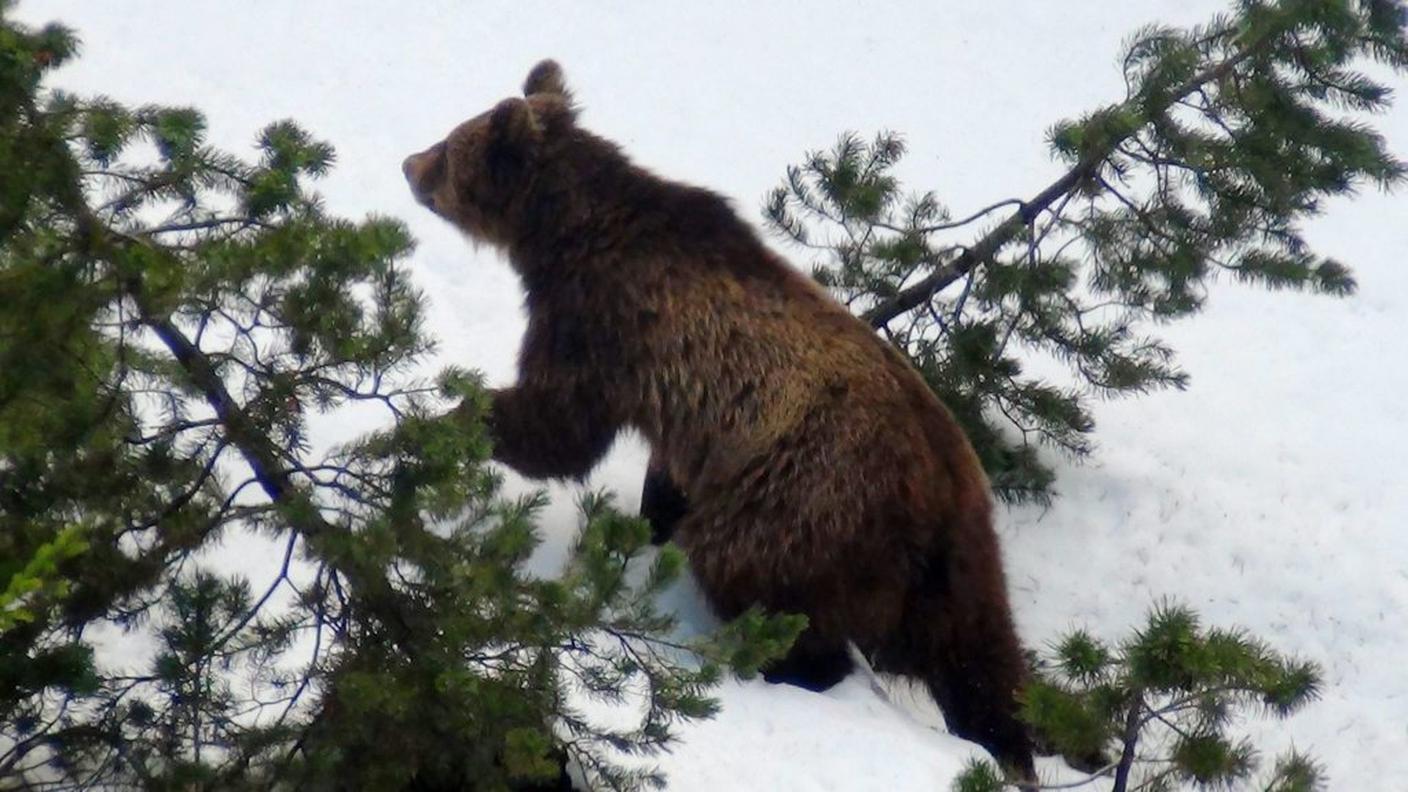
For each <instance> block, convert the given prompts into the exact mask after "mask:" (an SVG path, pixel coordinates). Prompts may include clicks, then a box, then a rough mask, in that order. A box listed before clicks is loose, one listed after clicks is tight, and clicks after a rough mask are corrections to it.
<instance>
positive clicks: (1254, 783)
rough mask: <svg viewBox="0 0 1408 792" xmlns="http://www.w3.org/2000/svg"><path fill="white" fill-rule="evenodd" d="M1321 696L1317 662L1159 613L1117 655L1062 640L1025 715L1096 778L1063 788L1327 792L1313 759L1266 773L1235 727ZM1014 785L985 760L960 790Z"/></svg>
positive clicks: (1104, 647)
mask: <svg viewBox="0 0 1408 792" xmlns="http://www.w3.org/2000/svg"><path fill="white" fill-rule="evenodd" d="M1319 692H1320V670H1319V668H1318V667H1317V666H1316V665H1315V664H1314V663H1310V662H1306V661H1302V660H1295V659H1292V658H1288V657H1285V656H1283V655H1281V654H1279V653H1277V652H1275V651H1274V650H1272V649H1271V648H1270V647H1269V646H1267V645H1266V644H1265V643H1263V642H1261V641H1259V640H1257V639H1255V638H1253V637H1251V636H1250V635H1248V634H1246V633H1245V632H1243V631H1240V630H1224V629H1218V628H1205V627H1203V626H1202V625H1201V623H1200V622H1199V619H1198V617H1197V615H1196V614H1195V613H1194V612H1193V611H1192V610H1191V609H1189V608H1187V607H1185V606H1182V605H1175V604H1163V605H1160V606H1158V607H1155V608H1154V609H1153V610H1152V611H1151V612H1150V614H1149V617H1148V620H1147V622H1146V623H1145V624H1144V626H1142V627H1141V628H1140V629H1138V630H1137V631H1135V633H1134V635H1132V636H1131V637H1129V638H1128V639H1127V640H1125V641H1123V642H1121V643H1120V644H1119V645H1118V646H1110V645H1108V644H1106V643H1105V642H1103V641H1101V640H1099V639H1097V638H1095V637H1093V636H1091V635H1090V634H1089V633H1086V632H1084V631H1079V630H1078V631H1075V632H1072V633H1070V634H1068V635H1066V636H1065V637H1064V638H1062V639H1061V640H1060V641H1059V642H1058V643H1057V644H1056V646H1055V647H1053V649H1052V651H1051V652H1050V653H1049V656H1046V657H1043V658H1041V659H1040V661H1039V662H1038V664H1037V670H1036V674H1035V679H1034V681H1033V682H1032V683H1031V684H1030V685H1029V687H1028V689H1027V690H1026V692H1025V698H1024V702H1023V707H1022V717H1023V719H1024V720H1026V721H1027V722H1028V723H1030V724H1032V726H1033V727H1034V728H1035V729H1036V732H1037V734H1038V735H1040V736H1041V737H1042V738H1043V742H1044V743H1045V746H1046V747H1047V749H1049V750H1050V751H1051V752H1052V753H1056V754H1059V755H1061V756H1063V757H1065V758H1066V759H1067V760H1068V761H1070V762H1071V763H1072V765H1073V766H1078V767H1081V768H1082V769H1084V770H1086V771H1087V772H1089V773H1090V777H1089V778H1088V779H1086V780H1085V781H1084V782H1080V783H1068V784H1065V785H1064V787H1063V788H1090V789H1109V790H1112V792H1134V790H1140V791H1141V792H1160V791H1162V790H1174V789H1185V788H1190V787H1191V788H1196V789H1248V790H1251V789H1256V790H1269V791H1274V792H1312V790H1320V789H1325V788H1326V787H1325V779H1324V774H1323V772H1322V771H1321V769H1320V767H1319V765H1318V764H1316V762H1315V761H1314V760H1313V759H1311V758H1310V757H1309V756H1307V755H1305V754H1302V753H1300V752H1297V751H1291V752H1289V753H1287V754H1285V755H1284V756H1281V757H1279V758H1277V760H1276V762H1275V763H1274V765H1273V766H1272V767H1271V768H1270V769H1269V770H1267V771H1265V772H1261V770H1262V768H1261V765H1262V762H1261V761H1260V757H1259V755H1258V752H1257V750H1256V748H1255V746H1253V745H1252V744H1251V742H1250V741H1248V740H1246V739H1241V740H1234V739H1233V738H1232V737H1231V736H1230V735H1229V734H1228V729H1229V727H1231V726H1233V725H1235V724H1237V723H1238V722H1239V721H1240V720H1241V719H1243V718H1244V717H1245V716H1247V715H1262V716H1264V717H1271V718H1278V719H1279V718H1286V717H1289V716H1291V715H1292V714H1294V713H1296V712H1298V711H1299V710H1300V709H1301V708H1302V707H1304V706H1305V705H1306V704H1308V703H1310V702H1311V701H1314V700H1315V698H1316V697H1317V696H1318V695H1319ZM1008 788H1010V787H1009V786H1008V785H1007V783H1006V782H1005V780H1004V779H1003V778H1002V777H1001V774H1000V773H998V772H997V770H996V768H995V767H994V766H993V765H991V764H990V763H987V762H981V761H979V762H973V763H970V765H969V767H968V768H967V770H966V771H965V772H964V773H963V774H962V776H960V778H959V779H958V780H957V781H956V782H955V784H954V789H955V790H964V792H985V791H991V792H996V790H1001V789H1008Z"/></svg>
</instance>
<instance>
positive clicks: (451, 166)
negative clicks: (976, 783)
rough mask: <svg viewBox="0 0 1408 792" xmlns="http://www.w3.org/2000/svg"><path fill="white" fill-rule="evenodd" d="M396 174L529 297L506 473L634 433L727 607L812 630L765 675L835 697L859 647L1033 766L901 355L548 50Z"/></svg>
mask: <svg viewBox="0 0 1408 792" xmlns="http://www.w3.org/2000/svg"><path fill="white" fill-rule="evenodd" d="M404 170H405V173H406V178H407V180H408V181H409V182H410V185H411V189H412V191H413V192H414V193H415V195H416V198H417V199H418V200H419V201H420V202H421V203H423V204H424V205H426V206H427V207H429V208H430V209H431V210H432V211H434V212H435V213H436V214H438V215H440V216H441V217H443V218H445V219H446V220H448V221H450V222H451V223H453V224H454V225H456V226H458V227H459V228H460V229H461V230H463V231H465V232H466V233H468V234H469V235H470V236H471V237H472V238H474V239H477V240H481V241H485V242H488V243H491V244H492V245H494V246H496V247H498V248H500V249H501V250H503V251H504V252H505V253H506V254H507V256H508V259H509V261H510V263H511V264H512V266H513V268H514V269H515V270H516V271H517V272H518V274H519V276H520V277H521V279H522V282H523V286H524V289H525V291H526V294H527V308H528V329H527V334H526V336H525V338H524V339H523V345H522V350H521V353H520V358H519V380H518V384H517V385H516V386H514V387H512V388H505V389H501V390H496V391H494V392H493V394H492V397H493V407H492V410H491V412H490V415H489V419H488V420H489V428H490V431H491V433H492V436H493V438H494V458H495V459H497V460H499V461H501V462H504V463H506V464H508V465H509V466H510V467H512V468H514V469H516V470H517V471H519V472H520V473H522V474H524V475H526V476H530V477H533V478H557V477H580V476H584V475H586V474H587V473H588V472H589V471H590V470H591V468H592V467H593V466H594V465H595V464H596V462H597V461H598V460H599V459H600V458H601V457H602V455H603V454H605V453H606V451H607V449H608V447H609V446H610V445H611V443H612V440H613V438H615V437H616V434H617V433H618V432H619V431H621V430H622V429H624V428H626V427H631V428H634V429H636V430H637V431H639V432H640V433H641V434H642V435H643V436H644V437H645V438H646V440H647V441H648V442H649V444H650V446H651V448H652V450H653V453H654V455H655V459H656V460H657V462H658V465H659V467H660V468H662V469H663V471H664V472H665V474H666V475H668V478H669V480H670V481H672V482H674V483H676V484H677V485H678V487H679V489H680V490H681V491H682V492H683V494H684V496H685V497H686V498H687V501H688V508H687V509H684V510H682V511H680V512H679V514H680V515H681V516H680V519H679V521H678V526H677V527H676V528H675V539H676V541H677V542H678V543H679V544H680V546H681V547H683V548H684V550H685V552H686V553H687V555H688V557H689V560H690V565H691V568H692V570H693V572H694V575H695V577H696V578H697V579H698V581H699V584H700V586H701V588H702V589H703V591H704V592H705V594H706V595H707V596H708V598H709V601H710V603H711V605H712V606H713V607H714V608H715V609H716V610H717V611H718V612H719V614H720V615H721V616H723V617H725V618H729V617H732V616H735V615H737V614H739V613H740V612H742V611H743V610H745V609H747V608H748V607H750V606H752V605H762V606H763V607H765V608H767V609H770V610H773V611H783V612H791V613H803V614H806V616H807V617H808V619H809V620H810V621H809V626H808V628H807V630H806V631H805V632H804V633H803V634H802V636H801V638H800V639H799V640H798V642H797V644H796V646H795V647H794V648H793V650H792V653H791V654H790V655H789V656H788V657H787V658H785V659H784V660H783V661H781V662H780V663H779V664H778V665H777V666H775V667H773V668H772V669H769V674H768V676H769V678H771V679H786V680H789V681H794V682H797V683H800V684H802V685H805V686H807V687H810V688H813V689H822V688H825V687H827V686H829V685H830V684H832V683H834V682H836V681H838V680H839V679H840V678H841V677H843V676H845V674H846V673H848V672H849V671H850V669H851V661H850V658H849V656H848V654H847V649H846V644H847V642H851V643H853V644H854V645H855V646H856V647H857V648H858V649H859V650H860V651H861V652H862V653H863V654H864V655H865V656H866V657H867V658H869V660H870V661H871V663H872V665H873V666H874V667H875V668H876V669H877V670H878V671H882V672H889V673H895V674H902V675H907V676H911V677H917V678H918V679H920V680H922V681H923V682H924V683H926V684H927V686H928V688H929V690H930V691H931V692H932V693H933V696H934V698H935V700H936V701H937V702H938V704H939V706H940V708H941V709H942V710H943V713H944V717H945V720H946V721H947V723H948V725H949V728H950V729H951V730H952V731H953V733H954V734H957V735H959V736H961V737H964V738H966V739H970V740H973V741H976V742H978V743H979V744H981V745H983V746H985V747H986V748H987V749H988V750H989V751H991V752H992V753H993V754H994V755H995V756H996V757H997V758H998V759H999V760H1000V761H1002V762H1003V763H1005V764H1006V765H1008V766H1009V767H1011V768H1012V769H1014V770H1016V771H1018V772H1019V773H1021V774H1023V775H1025V776H1027V777H1031V776H1032V749H1031V744H1030V741H1029V738H1028V736H1027V734H1026V731H1025V729H1024V728H1023V726H1022V725H1021V723H1019V721H1018V720H1017V718H1016V712H1017V708H1018V704H1017V693H1018V692H1019V690H1020V688H1021V686H1022V683H1023V678H1024V663H1023V657H1022V651H1021V647H1020V644H1019V642H1018V640H1017V635H1016V632H1015V630H1014V628H1013V625H1012V615H1011V611H1010V608H1009V606H1008V601H1007V589H1006V585H1005V583H1004V579H1003V573H1002V560H1001V555H1000V553H999V550H998V541H997V536H996V535H995V534H994V533H993V528H992V507H991V502H990V497H989V492H988V482H987V479H986V477H985V475H984V474H983V470H982V468H981V467H980V465H979V462H978V459H977V457H976V456H975V454H974V452H973V449H972V447H971V446H970V445H969V443H968V440H967V438H965V437H964V435H963V432H962V430H961V429H960V428H959V426H958V424H957V423H956V422H955V421H954V418H953V416H952V415H951V414H950V413H949V411H948V410H947V408H945V407H944V405H943V404H942V403H940V402H939V400H938V398H937V397H935V396H934V394H933V392H932V391H931V390H930V389H929V388H928V386H927V385H926V384H925V383H924V381H923V379H921V378H920V376H919V374H918V373H916V372H915V371H914V369H913V368H912V367H911V366H910V365H909V363H908V362H907V361H906V360H905V359H904V357H903V356H901V355H900V353H899V352H897V351H896V350H895V349H893V348H892V347H891V346H890V345H889V344H887V343H886V342H885V341H883V340H881V339H880V338H879V337H877V336H876V335H875V334H874V333H873V332H872V331H871V330H870V328H869V327H867V326H866V325H865V324H864V323H863V322H861V321H860V320H859V319H857V318H856V317H854V316H852V315H851V314H850V313H849V312H848V311H847V310H846V309H845V308H844V307H843V306H841V305H840V304H839V303H838V302H836V301H835V300H834V299H832V298H831V297H830V296H829V295H828V294H827V293H826V292H825V291H824V290H823V289H821V288H820V287H819V286H817V285H816V284H815V283H813V282H812V281H811V280H810V279H809V278H807V277H805V276H804V275H802V274H801V273H799V272H797V271H796V270H794V269H792V268H791V267H789V266H788V265H787V264H786V263H784V262H783V261H782V260H781V259H780V258H779V257H778V256H777V255H775V254H774V253H772V252H771V251H770V250H769V249H768V248H767V247H766V246H764V244H763V243H762V242H761V241H760V240H759V238H758V236H757V235H756V234H755V233H754V231H753V229H752V228H750V227H749V226H748V224H747V223H745V222H744V221H743V220H741V219H740V218H739V217H738V216H737V214H735V212H734V211H733V210H732V209H731V208H730V206H729V204H728V203H727V202H726V201H725V200H724V199H723V198H721V197H720V196H718V195H716V194H714V193H712V192H709V191H707V190H704V189H700V188H698V187H691V186H688V185H684V184H680V183H677V182H672V181H668V180H666V179H662V178H660V177H658V176H655V175H654V174H651V173H650V172H648V171H646V170H643V169H641V168H639V167H637V166H635V165H633V164H632V163H631V162H630V161H629V160H628V159H627V158H626V157H625V156H624V155H623V154H622V153H621V151H620V149H618V148H617V147H616V146H615V145H614V144H612V143H610V142H608V141H606V140H603V139H602V138H600V137H597V136H596V135H593V134H592V133H590V132H588V131H586V130H584V129H582V128H581V127H579V126H577V123H576V113H575V110H574V107H573V105H572V100H571V96H570V95H569V94H568V92H567V90H566V89H565V87H564V84H563V79H562V72H561V70H560V69H559V68H558V66H557V64H555V63H553V62H552V61H545V62H543V63H540V64H538V66H536V67H535V68H534V69H533V70H532V72H531V73H530V74H529V76H528V80H527V83H526V84H525V86H524V98H516V97H515V98H510V99H505V100H503V101H502V102H500V103H499V104H498V105H496V106H495V107H494V108H493V109H491V110H489V111H488V112H485V113H482V114H480V115H478V116H475V117H474V118H472V119H470V120H468V121H466V122H464V123H463V124H460V125H459V126H458V127H456V128H455V129H454V130H453V131H451V132H450V134H449V136H448V137H447V138H445V140H444V141H442V142H440V143H437V144H435V145H434V146H432V147H430V148H429V149H427V150H425V151H423V152H421V153H419V154H415V155H412V156H411V157H409V158H407V159H406V162H405V165H404Z"/></svg>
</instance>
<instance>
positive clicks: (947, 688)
mask: <svg viewBox="0 0 1408 792" xmlns="http://www.w3.org/2000/svg"><path fill="white" fill-rule="evenodd" d="M904 633H905V634H904V637H903V639H902V640H900V641H898V642H897V643H895V644H894V645H892V646H891V647H889V649H888V651H885V652H883V653H881V654H880V656H879V657H877V658H876V660H877V662H876V664H875V665H876V670H878V671H886V672H892V673H901V674H905V675H909V676H914V677H918V678H919V679H921V680H923V682H924V683H925V685H926V686H927V687H928V688H929V692H930V693H931V694H932V695H933V697H934V701H935V703H937V704H938V705H939V709H941V710H942V711H943V714H944V722H945V723H946V724H947V725H948V730H949V731H950V732H951V733H952V734H954V735H956V736H958V737H961V738H963V739H965V740H971V741H973V742H976V743H978V744H979V745H981V746H983V747H984V748H986V749H987V750H988V752H989V753H991V754H992V755H993V758H995V759H997V761H998V763H999V764H1001V765H1002V766H1003V767H1004V768H1006V769H1007V770H1008V771H1009V772H1011V773H1014V774H1015V775H1016V776H1018V777H1019V778H1022V779H1024V780H1027V781H1035V780H1036V769H1035V765H1034V764H1033V761H1032V742H1031V737H1030V735H1029V734H1028V731H1027V727H1026V725H1025V724H1023V723H1022V722H1021V721H1020V720H1019V719H1018V718H1017V711H1018V709H1019V706H1020V705H1019V703H1018V698H1017V696H1018V694H1019V693H1020V690H1021V687H1022V684H1023V682H1024V680H1025V678H1026V667H1025V661H1024V659H1023V655H1022V650H1021V645H1020V644H1019V643H1018V640H1017V635H1016V632H1015V630H1014V629H1013V626H1012V621H1011V616H1010V615H1009V614H1008V613H1007V611H1006V607H1005V600H1004V601H1003V603H1002V605H1001V606H996V607H995V606H994V604H993V603H991V602H987V603H983V602H978V601H976V598H975V597H973V596H972V592H971V591H967V592H965V591H956V590H950V591H948V592H946V593H936V592H925V593H923V594H919V595H917V596H915V597H913V598H912V599H911V601H910V606H909V610H908V612H907V613H906V616H905V627H904Z"/></svg>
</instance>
